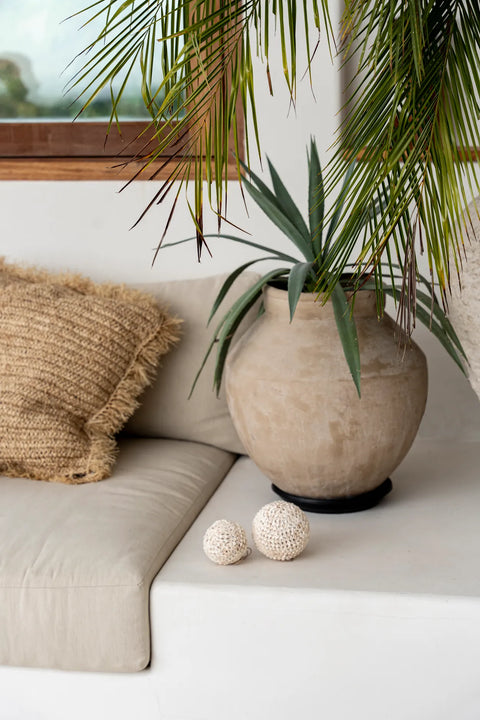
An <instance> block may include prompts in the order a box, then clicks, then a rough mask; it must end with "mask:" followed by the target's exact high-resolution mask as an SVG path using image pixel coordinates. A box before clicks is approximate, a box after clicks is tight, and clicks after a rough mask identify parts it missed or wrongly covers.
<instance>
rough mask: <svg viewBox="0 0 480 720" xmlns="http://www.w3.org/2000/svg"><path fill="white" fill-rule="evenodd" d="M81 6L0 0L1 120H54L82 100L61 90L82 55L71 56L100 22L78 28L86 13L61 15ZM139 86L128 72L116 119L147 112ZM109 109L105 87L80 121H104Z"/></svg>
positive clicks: (61, 0)
mask: <svg viewBox="0 0 480 720" xmlns="http://www.w3.org/2000/svg"><path fill="white" fill-rule="evenodd" d="M83 6H84V5H82V3H79V0H1V1H0V121H4V122H5V121H6V122H15V121H28V122H35V121H40V122H54V121H62V120H63V121H65V120H67V119H71V118H73V117H75V116H76V115H77V113H78V111H79V110H80V108H81V105H82V102H81V101H79V100H76V96H75V91H70V92H69V93H68V94H65V86H66V85H67V83H68V82H69V81H70V80H71V78H72V77H73V75H74V74H75V72H76V71H78V70H79V69H80V68H81V66H82V64H84V62H85V56H82V57H80V58H77V59H76V60H74V61H73V62H72V59H73V58H75V56H76V55H77V54H78V53H79V52H80V51H82V50H83V49H84V48H85V46H86V45H88V43H89V41H91V40H92V39H93V38H94V37H95V36H96V35H97V34H98V32H99V30H100V28H101V27H102V20H101V19H100V20H99V22H98V23H97V24H95V23H89V24H88V25H87V26H86V27H84V28H82V24H83V23H84V22H85V20H86V19H87V17H88V13H85V14H82V15H79V16H77V17H73V18H70V19H66V18H68V17H69V16H70V15H72V14H74V13H75V12H78V10H79V9H81V8H82V7H83ZM70 63H71V64H70ZM67 66H68V67H67ZM122 81H123V78H120V79H119V80H118V85H120V84H121V83H122ZM139 87H140V72H139V71H137V73H136V74H135V73H134V72H132V74H131V76H130V78H129V80H128V83H127V86H126V89H125V91H124V94H123V97H122V101H121V104H120V106H119V116H120V119H123V120H136V119H143V118H147V117H148V113H147V110H146V109H145V106H144V103H143V100H142V97H141V94H140V92H139ZM110 112H111V98H110V89H109V88H105V89H104V90H103V91H102V92H101V93H99V95H98V96H97V97H96V98H95V100H94V101H93V103H92V104H91V106H89V107H88V108H87V109H86V110H85V113H84V114H82V116H81V117H80V120H84V121H88V120H89V119H90V120H108V118H109V117H110Z"/></svg>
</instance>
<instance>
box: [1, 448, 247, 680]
mask: <svg viewBox="0 0 480 720" xmlns="http://www.w3.org/2000/svg"><path fill="white" fill-rule="evenodd" d="M233 460H234V456H233V455H231V454H230V453H227V452H225V451H223V450H219V449H217V448H215V447H212V446H207V445H203V444H200V443H192V442H183V441H179V440H160V439H131V440H124V441H122V443H121V447H120V454H119V458H118V464H117V466H116V468H115V471H114V474H113V476H112V477H111V478H110V479H108V480H104V481H102V482H101V483H91V484H90V483H89V484H86V485H74V486H71V485H61V484H56V483H44V482H35V481H32V480H26V479H20V478H7V477H2V478H0V664H3V665H22V666H31V667H50V668H61V669H66V670H95V671H106V672H109V671H120V672H130V671H136V670H141V669H143V668H144V667H145V666H146V665H147V664H148V662H149V659H150V626H149V589H150V584H151V581H152V579H153V577H154V576H155V575H156V573H157V572H158V570H159V568H160V567H161V566H162V564H163V563H164V561H165V560H166V559H167V557H168V555H169V554H170V553H171V551H172V550H173V548H174V547H175V545H176V544H177V543H178V541H179V540H180V539H181V537H182V536H183V534H184V533H185V531H186V530H187V529H188V527H189V526H190V524H191V523H192V522H193V520H194V519H195V517H196V516H197V514H198V512H199V511H200V510H201V508H202V507H203V505H204V504H205V503H206V501H207V500H208V498H209V497H210V496H211V494H212V493H213V492H214V490H215V489H216V487H217V486H218V485H219V483H220V482H221V480H222V479H223V477H224V476H225V474H226V472H227V471H228V469H229V468H230V466H231V465H232V463H233Z"/></svg>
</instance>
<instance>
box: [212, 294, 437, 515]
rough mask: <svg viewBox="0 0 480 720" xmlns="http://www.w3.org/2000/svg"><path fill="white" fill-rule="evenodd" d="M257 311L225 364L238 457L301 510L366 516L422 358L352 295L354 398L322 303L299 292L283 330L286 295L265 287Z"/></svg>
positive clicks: (401, 443)
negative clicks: (261, 309)
mask: <svg viewBox="0 0 480 720" xmlns="http://www.w3.org/2000/svg"><path fill="white" fill-rule="evenodd" d="M264 305H265V313H264V314H263V315H262V316H261V317H260V318H259V319H258V320H257V321H256V322H255V323H254V324H253V325H252V327H251V328H250V329H249V330H248V331H247V332H246V333H245V335H243V337H242V338H241V339H240V341H239V342H238V343H237V344H236V345H235V347H234V348H233V350H232V351H231V353H230V354H229V356H228V359H227V364H226V393H227V401H228V406H229V409H230V413H231V415H232V418H233V422H234V425H235V427H236V429H237V432H238V434H239V436H240V438H241V440H242V442H243V444H244V446H245V449H246V450H247V452H248V454H249V455H250V456H251V457H252V458H253V460H254V461H255V463H256V464H257V465H258V467H259V468H260V469H261V470H262V471H263V472H264V473H265V474H266V475H267V476H268V477H269V478H270V479H271V480H272V481H273V483H274V485H273V487H274V489H275V490H276V491H277V492H278V493H279V494H280V495H282V497H284V498H285V499H287V500H290V501H294V502H297V504H299V505H300V506H301V507H303V508H304V509H307V510H313V511H317V512H350V511H353V510H362V509H365V508H367V507H372V506H373V505H375V504H376V503H377V502H378V501H379V500H380V499H381V498H382V497H383V496H384V495H385V494H386V493H387V492H388V491H389V489H390V488H391V481H390V480H389V475H390V473H392V472H393V470H395V468H396V467H397V466H398V465H399V463H400V462H401V461H402V459H403V458H404V457H405V455H406V453H407V452H408V450H409V448H410V446H411V444H412V442H413V440H414V438H415V435H416V433H417V430H418V426H419V424H420V420H421V419H422V416H423V412H424V409H425V403H426V399H427V364H426V360H425V356H424V354H423V353H422V351H421V350H420V349H419V348H418V347H417V346H416V345H415V344H414V343H413V342H412V343H411V345H409V346H408V347H407V349H406V350H403V351H402V350H401V349H400V348H399V345H398V341H397V338H396V336H395V328H396V327H397V326H396V324H395V323H394V321H393V320H392V319H391V318H390V317H389V316H387V315H385V316H384V317H383V319H382V320H381V321H379V320H378V319H377V312H376V299H375V293H374V292H373V291H360V292H359V293H358V294H357V297H356V300H355V306H354V308H355V309H354V317H355V321H356V326H357V333H358V340H359V347H360V358H361V393H362V397H361V399H359V398H358V395H357V391H356V389H355V386H354V384H353V380H352V377H351V375H350V372H349V369H348V366H347V363H346V360H345V357H344V354H343V349H342V346H341V343H340V339H339V337H338V331H337V327H336V323H335V319H334V315H333V309H332V306H331V304H330V303H327V304H325V305H322V304H321V303H320V302H318V301H317V302H316V301H315V299H314V296H313V295H312V294H311V293H304V294H303V295H302V296H301V298H300V300H299V303H298V305H297V309H296V311H295V317H294V319H293V322H292V323H290V321H289V309H288V300H287V293H286V291H284V290H280V289H277V288H275V287H267V288H266V289H265V291H264Z"/></svg>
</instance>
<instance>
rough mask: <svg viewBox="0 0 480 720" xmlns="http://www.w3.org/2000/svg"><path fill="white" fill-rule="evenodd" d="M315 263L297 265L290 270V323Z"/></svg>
mask: <svg viewBox="0 0 480 720" xmlns="http://www.w3.org/2000/svg"><path fill="white" fill-rule="evenodd" d="M314 265H315V263H313V262H309V263H297V264H296V265H294V266H293V267H292V269H291V270H290V274H289V276H288V307H289V309H290V322H292V320H293V316H294V314H295V310H296V307H297V304H298V301H299V299H300V295H301V294H302V292H303V289H304V287H305V281H306V279H307V277H308V275H309V274H310V273H311V272H312V269H313V267H314ZM314 278H315V276H314Z"/></svg>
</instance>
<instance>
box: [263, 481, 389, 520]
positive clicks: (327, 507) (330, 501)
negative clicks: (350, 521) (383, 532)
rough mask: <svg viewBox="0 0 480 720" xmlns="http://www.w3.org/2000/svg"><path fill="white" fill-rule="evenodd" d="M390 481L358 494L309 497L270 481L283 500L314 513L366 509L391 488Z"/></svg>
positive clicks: (349, 511)
mask: <svg viewBox="0 0 480 720" xmlns="http://www.w3.org/2000/svg"><path fill="white" fill-rule="evenodd" d="M392 487H393V486H392V481H391V480H390V478H387V479H386V480H384V481H383V482H382V483H381V484H380V485H378V487H376V488H374V489H373V490H368V491H367V492H364V493H360V495H347V496H346V497H339V498H309V497H302V496H301V495H293V494H292V493H288V492H285V491H284V490H280V488H279V487H277V486H276V485H274V484H273V483H272V489H273V490H274V491H275V492H276V493H277V495H280V497H281V498H282V499H283V500H286V501H287V502H291V503H294V504H295V505H298V507H299V508H301V509H302V510H306V511H307V512H316V513H330V514H332V515H333V514H336V513H338V514H339V513H351V512H360V511H361V510H368V509H369V508H372V507H375V505H378V503H379V502H380V500H382V498H384V497H385V495H388V493H389V492H390V490H391V489H392Z"/></svg>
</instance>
